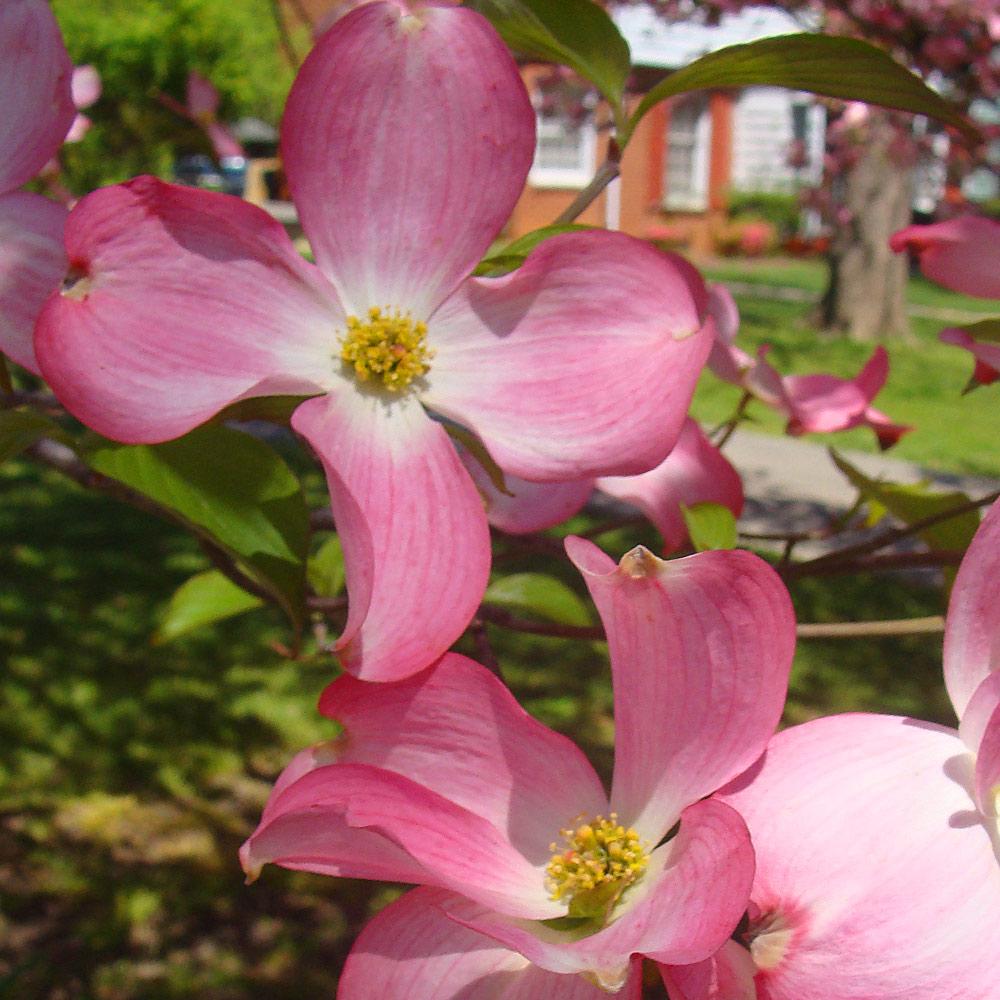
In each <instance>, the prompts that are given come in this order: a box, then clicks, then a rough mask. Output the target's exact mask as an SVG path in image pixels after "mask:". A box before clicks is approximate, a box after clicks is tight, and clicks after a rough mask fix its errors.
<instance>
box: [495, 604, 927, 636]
mask: <svg viewBox="0 0 1000 1000" xmlns="http://www.w3.org/2000/svg"><path fill="white" fill-rule="evenodd" d="M478 617H479V618H481V619H483V620H484V621H488V622H490V623H491V624H493V625H498V626H499V627H501V628H506V629H509V630H511V631H512V632H524V633H527V634H528V635H544V636H553V637H555V638H560V639H589V640H593V639H604V638H605V635H604V630H603V629H602V628H601V627H600V626H596V625H595V626H578V625H556V624H553V623H549V622H534V621H528V620H527V619H525V618H518V617H517V615H513V614H511V613H510V612H509V611H507V610H506V609H504V608H498V607H496V606H494V605H490V604H483V605H480V608H479V611H478ZM943 630H944V619H943V618H942V617H941V616H940V615H930V616H929V617H927V618H903V619H894V620H888V621H875V622H807V623H804V624H801V625H797V626H796V630H795V631H796V634H797V635H798V637H799V638H800V639H850V638H855V637H864V636H891V635H929V634H932V633H936V632H942V631H943Z"/></svg>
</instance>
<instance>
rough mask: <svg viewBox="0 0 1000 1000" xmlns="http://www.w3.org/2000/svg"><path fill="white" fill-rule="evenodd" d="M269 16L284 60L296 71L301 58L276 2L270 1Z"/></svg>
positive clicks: (275, 0)
mask: <svg viewBox="0 0 1000 1000" xmlns="http://www.w3.org/2000/svg"><path fill="white" fill-rule="evenodd" d="M271 16H272V18H273V19H274V26H275V27H276V28H277V29H278V41H279V43H280V44H281V48H282V49H283V50H284V53H285V58H286V59H287V60H288V62H289V64H290V65H291V67H292V69H298V68H299V66H301V65H302V57H301V56H300V55H299V53H298V52H297V51H296V49H295V44H294V43H293V42H292V36H291V35H290V34H289V33H288V25H287V24H285V18H284V15H283V14H282V13H281V4H280V3H279V2H278V0H271Z"/></svg>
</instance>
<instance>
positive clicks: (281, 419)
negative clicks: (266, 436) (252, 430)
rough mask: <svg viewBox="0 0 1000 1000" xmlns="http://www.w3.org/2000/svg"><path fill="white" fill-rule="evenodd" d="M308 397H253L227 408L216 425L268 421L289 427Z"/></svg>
mask: <svg viewBox="0 0 1000 1000" xmlns="http://www.w3.org/2000/svg"><path fill="white" fill-rule="evenodd" d="M308 398H309V397H308V396H253V397H252V398H251V399H241V400H240V401H239V402H238V403H232V404H231V405H229V406H227V407H226V408H225V409H224V410H223V411H222V412H221V413H220V414H219V415H218V416H217V417H216V418H215V422H216V423H225V422H226V421H227V420H267V421H270V423H272V424H283V425H285V426H287V425H288V424H289V423H290V422H291V419H292V414H293V413H294V412H295V411H296V410H297V409H298V408H299V406H300V405H301V404H302V403H303V402H304V401H305V400H307V399H308Z"/></svg>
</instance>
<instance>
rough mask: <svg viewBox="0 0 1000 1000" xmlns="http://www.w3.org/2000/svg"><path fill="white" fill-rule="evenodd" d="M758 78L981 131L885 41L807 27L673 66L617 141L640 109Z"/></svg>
mask: <svg viewBox="0 0 1000 1000" xmlns="http://www.w3.org/2000/svg"><path fill="white" fill-rule="evenodd" d="M755 84H762V85H767V86H777V87H790V88H792V89H794V90H808V91H811V92H812V93H814V94H823V95H825V96H827V97H839V98H841V99H842V100H846V101H865V102H867V103H868V104H878V105H881V106H882V107H886V108H896V109H897V110H900V111H912V112H913V113H914V114H920V115H929V116H930V117H931V118H937V119H940V120H941V121H943V122H947V123H948V124H949V125H954V126H955V128H957V129H958V130H959V131H961V132H963V133H964V134H965V135H966V136H967V137H968V138H970V139H972V140H973V141H978V140H979V139H980V138H981V137H980V135H979V133H978V131H977V130H976V129H975V127H974V126H973V125H972V124H971V123H970V122H969V121H968V119H966V118H965V117H964V116H963V115H962V114H960V113H959V111H958V110H957V109H956V108H955V107H954V106H953V105H951V104H950V103H949V102H948V101H946V100H945V99H944V98H943V97H941V96H940V95H938V94H936V93H935V92H934V91H933V90H931V89H930V87H928V86H927V84H926V83H924V82H923V80H921V79H920V77H918V76H915V75H914V74H913V73H911V72H910V71H909V70H908V69H906V68H905V67H903V66H901V65H900V64H899V63H897V62H896V61H895V60H894V59H893V58H892V57H891V56H890V55H889V54H888V53H887V52H885V51H883V50H882V49H879V48H876V47H875V46H874V45H869V44H868V43H867V42H862V41H859V40H858V39H855V38H838V37H835V36H833V35H807V34H802V35H782V36H780V37H777V38H762V39H760V40H759V41H756V42H748V43H746V44H744V45H731V46H728V47H727V48H724V49H719V50H718V51H716V52H710V53H709V54H708V55H705V56H702V57H701V58H700V59H696V60H695V61H694V62H693V63H691V64H689V65H688V66H685V67H684V68H683V69H679V70H677V71H676V72H675V73H671V74H670V76H668V77H667V78H666V79H665V80H663V81H662V82H661V83H659V84H657V86H655V87H653V89H652V90H650V91H649V93H648V94H646V96H645V97H644V98H643V99H642V102H641V103H640V104H639V107H638V108H636V110H635V113H634V114H633V115H632V117H631V118H630V119H629V122H628V126H627V128H626V130H625V134H624V135H622V136H620V137H619V143H620V145H621V146H623V147H624V145H625V143H626V142H627V141H628V138H629V137H630V136H631V134H632V132H633V130H634V129H635V126H636V125H637V124H638V122H639V120H640V119H641V118H642V117H643V115H645V114H646V112H647V111H649V109H650V108H651V107H653V106H654V105H655V104H658V103H659V102H660V101H662V100H665V99H666V98H668V97H674V96H675V95H677V94H685V93H688V92H689V91H692V90H706V89H709V88H712V87H747V86H752V85H755Z"/></svg>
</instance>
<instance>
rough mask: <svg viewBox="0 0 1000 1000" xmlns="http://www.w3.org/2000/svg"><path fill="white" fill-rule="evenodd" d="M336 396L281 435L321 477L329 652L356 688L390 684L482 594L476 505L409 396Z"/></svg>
mask: <svg viewBox="0 0 1000 1000" xmlns="http://www.w3.org/2000/svg"><path fill="white" fill-rule="evenodd" d="M387 395H388V393H384V394H382V393H378V392H370V393H366V392H364V391H363V390H354V389H353V388H351V387H348V386H341V387H338V389H337V391H336V392H335V393H334V394H331V395H328V396H323V397H320V398H317V399H312V400H308V401H307V402H305V403H303V404H302V405H301V406H300V407H299V408H298V409H297V410H296V411H295V414H294V415H293V417H292V426H293V427H294V428H295V429H296V430H297V431H298V432H299V433H300V434H302V435H303V436H304V437H305V438H306V439H307V440H308V441H309V443H310V444H311V445H312V446H313V448H314V449H315V450H316V453H317V454H318V456H319V458H320V459H321V461H322V462H323V467H324V469H325V470H326V477H327V484H328V486H329V489H330V503H331V506H332V508H333V517H334V521H335V522H336V524H337V527H338V529H339V532H340V538H341V543H342V545H343V547H344V560H345V563H346V568H347V589H348V594H349V595H350V610H349V614H348V618H347V625H346V628H345V630H344V634H343V635H342V636H341V637H340V640H339V641H338V643H337V647H336V648H337V651H338V653H339V654H340V658H341V660H342V662H343V664H344V667H345V668H346V669H347V670H349V671H350V672H351V673H353V674H356V675H357V676H359V677H362V678H363V679H365V680H381V681H389V680H398V679H399V678H401V677H406V676H408V675H409V674H412V673H414V672H415V671H417V670H422V669H423V668H424V667H426V666H427V665H428V664H430V663H432V662H433V661H434V660H436V659H437V658H438V657H439V656H440V655H441V654H442V653H443V652H444V651H445V650H446V649H447V648H448V647H449V646H450V645H451V644H452V643H453V642H454V641H455V640H456V639H457V638H458V637H459V636H460V635H461V634H462V632H463V631H464V630H465V628H466V626H467V625H468V624H469V620H470V619H471V618H472V615H473V612H474V611H475V609H476V608H477V607H478V606H479V602H480V600H481V599H482V596H483V591H485V589H486V582H487V578H488V577H489V569H490V537H489V528H488V525H487V523H486V516H485V514H484V513H483V505H482V501H481V500H480V498H479V493H478V492H477V491H476V488H475V486H474V485H473V482H472V480H471V479H470V478H469V475H468V473H467V472H466V471H465V469H464V468H463V467H462V463H461V462H460V461H459V458H458V455H457V454H456V452H455V448H454V446H453V445H452V443H451V441H450V440H449V439H448V436H447V434H446V433H445V431H444V428H443V427H442V426H441V425H440V424H438V423H435V422H433V421H431V420H430V419H429V418H428V416H427V414H426V413H425V412H424V411H423V409H422V408H421V406H420V403H419V402H418V401H417V399H416V398H415V397H413V396H406V397H403V398H401V399H386V398H385V397H386V396H387Z"/></svg>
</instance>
